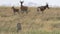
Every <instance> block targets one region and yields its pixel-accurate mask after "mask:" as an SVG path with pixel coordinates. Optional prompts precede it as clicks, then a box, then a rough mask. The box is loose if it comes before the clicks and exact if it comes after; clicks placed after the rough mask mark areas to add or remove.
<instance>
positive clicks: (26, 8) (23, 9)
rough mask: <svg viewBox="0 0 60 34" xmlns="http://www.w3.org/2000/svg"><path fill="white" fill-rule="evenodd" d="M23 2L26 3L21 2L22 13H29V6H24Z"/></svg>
mask: <svg viewBox="0 0 60 34" xmlns="http://www.w3.org/2000/svg"><path fill="white" fill-rule="evenodd" d="M23 2H24V1H20V3H21V8H20V9H21V11H22V13H24V12H26V13H28V7H27V6H23Z"/></svg>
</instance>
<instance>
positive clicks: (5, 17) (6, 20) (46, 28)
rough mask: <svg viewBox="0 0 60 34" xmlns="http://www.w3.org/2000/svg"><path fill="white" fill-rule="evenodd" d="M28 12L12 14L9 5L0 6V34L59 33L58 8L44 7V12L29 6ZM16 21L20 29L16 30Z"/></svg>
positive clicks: (59, 17)
mask: <svg viewBox="0 0 60 34" xmlns="http://www.w3.org/2000/svg"><path fill="white" fill-rule="evenodd" d="M29 10H30V11H29V12H28V14H26V13H24V14H21V13H20V15H19V14H18V13H16V15H14V14H13V11H12V9H11V7H0V34H60V8H50V9H46V10H45V11H44V13H43V14H42V13H41V12H37V10H36V8H33V7H30V8H29ZM17 23H21V25H22V30H21V31H20V32H18V33H17V32H16V31H17V29H16V25H17Z"/></svg>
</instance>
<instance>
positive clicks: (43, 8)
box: [37, 3, 49, 13]
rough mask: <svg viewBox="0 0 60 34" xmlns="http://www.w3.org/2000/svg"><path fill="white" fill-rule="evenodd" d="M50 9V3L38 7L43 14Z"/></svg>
mask: <svg viewBox="0 0 60 34" xmlns="http://www.w3.org/2000/svg"><path fill="white" fill-rule="evenodd" d="M46 8H48V9H49V5H48V3H47V4H46V5H45V6H40V7H37V11H41V12H42V13H43V11H44V10H45V9H46Z"/></svg>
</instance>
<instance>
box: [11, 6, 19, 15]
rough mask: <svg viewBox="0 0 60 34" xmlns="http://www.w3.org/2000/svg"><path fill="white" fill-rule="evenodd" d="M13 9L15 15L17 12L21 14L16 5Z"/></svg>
mask: <svg viewBox="0 0 60 34" xmlns="http://www.w3.org/2000/svg"><path fill="white" fill-rule="evenodd" d="M12 9H13V12H14V15H15V13H16V12H17V13H18V14H19V9H16V8H14V6H12Z"/></svg>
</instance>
